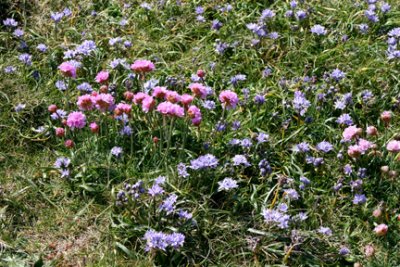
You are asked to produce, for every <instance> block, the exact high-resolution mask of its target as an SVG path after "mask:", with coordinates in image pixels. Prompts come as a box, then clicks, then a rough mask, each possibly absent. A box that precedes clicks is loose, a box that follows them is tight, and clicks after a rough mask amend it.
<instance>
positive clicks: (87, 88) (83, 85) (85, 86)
mask: <svg viewBox="0 0 400 267" xmlns="http://www.w3.org/2000/svg"><path fill="white" fill-rule="evenodd" d="M76 89H78V90H79V91H83V92H87V93H91V92H93V88H92V86H91V85H90V84H89V83H86V82H84V83H81V84H79V85H78V86H77V87H76Z"/></svg>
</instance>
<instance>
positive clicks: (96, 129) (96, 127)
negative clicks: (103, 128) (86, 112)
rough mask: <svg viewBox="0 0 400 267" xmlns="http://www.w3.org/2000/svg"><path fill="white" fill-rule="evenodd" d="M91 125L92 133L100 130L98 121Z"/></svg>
mask: <svg viewBox="0 0 400 267" xmlns="http://www.w3.org/2000/svg"><path fill="white" fill-rule="evenodd" d="M89 127H90V131H91V132H92V133H98V132H99V129H100V128H99V125H97V123H95V122H92V123H91V124H90V125H89Z"/></svg>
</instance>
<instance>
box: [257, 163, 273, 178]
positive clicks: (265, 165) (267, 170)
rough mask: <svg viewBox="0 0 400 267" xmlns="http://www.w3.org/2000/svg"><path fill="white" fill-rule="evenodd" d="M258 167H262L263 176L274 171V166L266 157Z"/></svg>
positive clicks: (261, 173)
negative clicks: (272, 166)
mask: <svg viewBox="0 0 400 267" xmlns="http://www.w3.org/2000/svg"><path fill="white" fill-rule="evenodd" d="M258 168H259V169H260V175H261V176H266V175H267V174H270V173H271V172H272V168H271V166H270V165H269V162H268V161H267V160H266V159H262V160H260V162H259V163H258Z"/></svg>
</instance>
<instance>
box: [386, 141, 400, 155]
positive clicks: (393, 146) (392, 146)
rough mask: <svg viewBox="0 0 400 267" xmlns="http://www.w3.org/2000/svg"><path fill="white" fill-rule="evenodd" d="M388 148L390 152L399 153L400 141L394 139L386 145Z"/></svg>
mask: <svg viewBox="0 0 400 267" xmlns="http://www.w3.org/2000/svg"><path fill="white" fill-rule="evenodd" d="M386 149H387V150H388V151H389V152H393V153H398V152H400V141H397V140H392V141H390V142H389V143H388V144H387V145H386Z"/></svg>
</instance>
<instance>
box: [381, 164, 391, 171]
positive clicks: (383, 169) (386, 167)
mask: <svg viewBox="0 0 400 267" xmlns="http://www.w3.org/2000/svg"><path fill="white" fill-rule="evenodd" d="M381 172H383V173H388V172H389V166H386V165H385V166H382V167H381Z"/></svg>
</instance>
